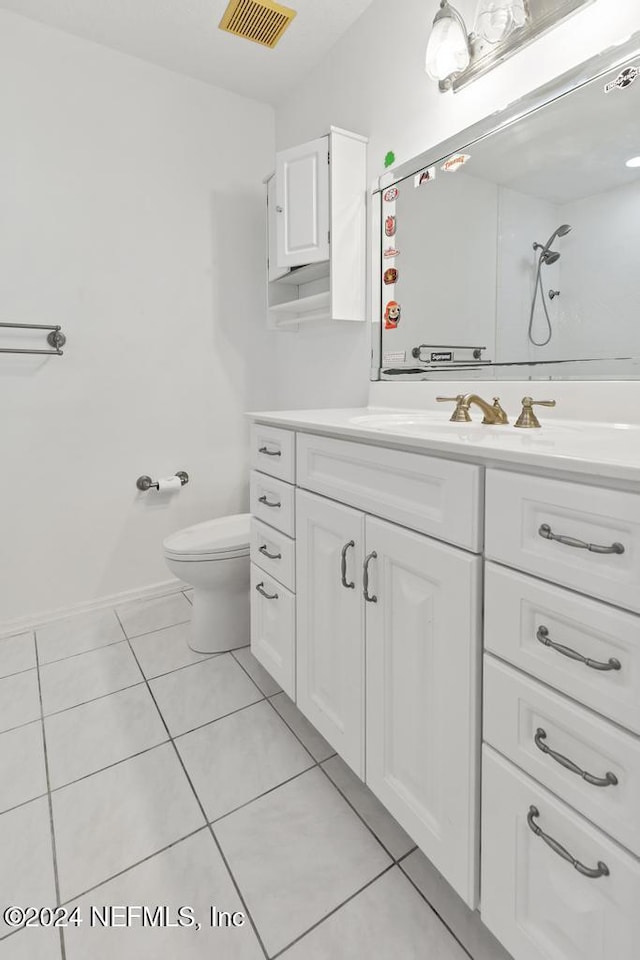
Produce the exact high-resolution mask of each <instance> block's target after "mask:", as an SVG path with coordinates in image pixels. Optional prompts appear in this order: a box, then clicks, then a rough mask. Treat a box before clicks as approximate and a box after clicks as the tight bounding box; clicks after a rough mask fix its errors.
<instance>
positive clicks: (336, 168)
mask: <svg viewBox="0 0 640 960" xmlns="http://www.w3.org/2000/svg"><path fill="white" fill-rule="evenodd" d="M366 149H367V141H366V139H365V138H364V137H360V136H358V135H357V134H353V133H349V132H347V131H345V130H338V129H337V128H335V127H332V128H331V131H330V133H329V134H328V135H327V136H325V137H320V138H319V139H317V140H312V141H310V142H309V143H305V144H301V145H300V146H296V147H292V148H291V149H289V150H283V151H282V152H280V153H278V154H277V155H276V171H275V173H274V174H273V175H272V176H271V177H270V178H268V180H267V223H268V230H267V239H268V267H267V305H268V319H269V325H270V326H271V327H272V328H277V329H280V328H282V329H287V328H290V329H295V328H297V327H298V326H299V324H300V323H303V322H306V321H311V320H328V319H331V320H365V319H366V299H365V284H366V257H365V252H366V175H367V172H366Z"/></svg>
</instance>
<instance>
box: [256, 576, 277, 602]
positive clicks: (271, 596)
mask: <svg viewBox="0 0 640 960" xmlns="http://www.w3.org/2000/svg"><path fill="white" fill-rule="evenodd" d="M256 590H257V591H258V593H259V594H260V596H262V597H264V598H265V600H277V599H278V594H277V593H267V591H266V590H265V589H264V580H263V581H262V583H258V584H257V585H256Z"/></svg>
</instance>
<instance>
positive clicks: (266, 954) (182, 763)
mask: <svg viewBox="0 0 640 960" xmlns="http://www.w3.org/2000/svg"><path fill="white" fill-rule="evenodd" d="M116 616H118V613H117V611H116ZM118 619H120V618H119V617H118ZM129 646H130V649H131V652H132V654H133V656H134V657H135V656H136V654H135V651H134V649H133V646H132V645H131V641H129ZM136 662H138V659H137V657H136ZM138 666H140V664H139V662H138ZM140 669H142V667H140ZM252 682H253V681H252ZM254 686H256V690H258V692H259V693H261V692H262V691H261V690H259V689H258V687H257V685H255V684H254ZM147 689H148V690H149V694H150V696H151V697H152V698H153V702H154V703H155V706H156V710H157V711H158V714H159V716H160V719H161V720H162V723H163V724H164V726H165V729H166V731H167V735H168V737H169V740H170V742H171V746H172V747H173V749H174V751H175V755H176V757H177V759H178V763H179V764H180V766H181V767H182V771H183V773H184V775H185V777H186V778H187V782H188V784H189V786H190V788H191V791H192V792H193V796H194V797H195V800H196V803H197V804H198V806H199V807H200V811H201V813H202V816H203V817H204V820H205V823H206V828H207V829H208V830H209V833H210V834H211V837H212V839H213V842H214V843H215V845H216V847H217V849H218V853H219V854H220V857H221V858H222V861H223V863H224V865H225V867H226V869H227V873H228V874H229V877H230V878H231V882H232V883H233V886H234V888H235V890H236V893H237V894H238V897H239V898H240V902H241V903H242V906H243V908H244V913H245V915H246V916H247V918H248V920H249V923H250V924H251V927H252V929H253V932H254V934H255V936H256V939H257V941H258V943H259V945H260V948H261V950H262V952H263V953H264V956H265V960H269V954H268V953H267V950H266V947H265V945H264V943H263V941H262V937H261V936H260V933H259V931H258V927H257V925H256V922H255V920H254V919H253V916H252V914H251V911H250V910H249V908H248V906H247V903H246V901H245V898H244V896H243V894H242V891H241V889H240V886H239V884H238V881H237V880H236V878H235V876H234V874H233V871H232V870H231V866H230V864H229V861H228V860H227V858H226V856H225V854H224V851H223V849H222V846H221V844H220V841H219V840H218V838H217V836H216V834H215V831H214V829H213V827H212V826H211V824H210V823H209V822H208V821H207V814H206V811H205V809H204V805H203V803H202V801H201V800H200V797H199V795H198V792H197V791H196V788H195V786H194V784H193V781H192V779H191V777H190V775H189V773H188V771H187V768H186V766H185V764H184V761H183V759H182V757H181V756H180V751H179V750H178V747H177V745H176V743H175V741H174V739H173V737H172V735H171V731H170V730H169V727H168V725H167V722H166V720H165V718H164V716H163V714H162V710H161V709H160V706H159V704H158V702H157V700H156V698H155V697H154V695H153V691H152V689H151V687H150V685H149V681H147ZM63 960H64V958H63Z"/></svg>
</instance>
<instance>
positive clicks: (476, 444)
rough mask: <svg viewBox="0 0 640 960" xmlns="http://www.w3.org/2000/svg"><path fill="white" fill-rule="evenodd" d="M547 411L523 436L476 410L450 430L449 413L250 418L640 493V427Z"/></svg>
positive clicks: (382, 411) (368, 411)
mask: <svg viewBox="0 0 640 960" xmlns="http://www.w3.org/2000/svg"><path fill="white" fill-rule="evenodd" d="M546 412H547V411H546V410H545V408H544V407H542V408H540V410H539V417H540V421H541V423H542V426H541V427H540V429H525V430H523V429H515V428H514V426H513V422H511V423H509V424H505V425H501V426H487V425H485V424H482V423H481V422H480V421H481V418H482V414H481V412H480V411H479V410H477V409H476V408H474V409H473V410H472V416H473V417H474V420H473V422H472V423H451V422H450V420H449V417H450V416H451V410H450V409H442V410H439V409H437V410H428V409H404V410H402V409H398V408H395V407H394V408H391V407H359V408H352V409H343V410H282V411H266V412H253V413H250V414H248V416H249V417H251V418H252V419H253V420H255V421H257V422H259V423H266V424H271V425H273V426H278V427H286V428H289V429H292V430H300V431H304V432H307V433H322V434H326V435H329V436H333V437H340V438H342V439H351V440H360V441H366V442H368V443H375V444H378V445H380V446H393V447H397V448H400V449H404V450H419V451H421V452H423V453H431V454H434V455H436V456H444V457H456V458H458V457H462V458H464V459H466V460H472V461H473V462H476V463H478V462H479V463H483V464H486V465H503V466H509V465H513V466H514V467H528V468H530V469H531V468H534V469H535V468H537V467H539V468H542V469H545V470H554V471H561V472H563V473H574V474H580V475H588V476H589V477H590V478H591V479H593V480H596V481H597V480H600V481H601V482H607V484H608V485H620V486H624V487H625V488H626V489H629V485H633V486H634V487H635V489H637V491H638V492H640V425H637V424H628V423H602V422H590V421H579V420H559V419H557V418H554V419H553V421H552V422H548V421H547V422H545V413H546ZM510 419H512V421H514V419H515V418H510ZM636 485H637V486H636Z"/></svg>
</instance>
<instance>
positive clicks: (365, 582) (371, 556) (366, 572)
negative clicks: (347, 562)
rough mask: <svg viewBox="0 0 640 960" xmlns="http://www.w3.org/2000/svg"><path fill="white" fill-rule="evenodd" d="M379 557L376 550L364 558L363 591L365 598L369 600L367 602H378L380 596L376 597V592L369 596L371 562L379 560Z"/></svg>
mask: <svg viewBox="0 0 640 960" xmlns="http://www.w3.org/2000/svg"><path fill="white" fill-rule="evenodd" d="M377 559H378V554H377V553H376V552H375V550H374V551H373V552H372V553H370V554H369V555H368V556H367V557H365V559H364V564H363V578H362V592H363V594H364V598H365V600H366V601H367V603H377V602H378V598H377V597H376V595H375V594H373V595H372V596H369V564H370V563H371V561H372V560H377Z"/></svg>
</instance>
